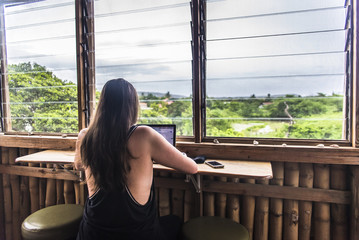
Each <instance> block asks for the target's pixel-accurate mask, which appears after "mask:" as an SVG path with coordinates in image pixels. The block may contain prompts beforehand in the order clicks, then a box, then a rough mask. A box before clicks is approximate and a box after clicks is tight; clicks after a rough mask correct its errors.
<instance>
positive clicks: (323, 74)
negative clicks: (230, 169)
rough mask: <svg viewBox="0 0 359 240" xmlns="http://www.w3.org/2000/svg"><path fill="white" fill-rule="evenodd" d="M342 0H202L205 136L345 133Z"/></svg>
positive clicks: (325, 135) (330, 135) (339, 135)
mask: <svg viewBox="0 0 359 240" xmlns="http://www.w3.org/2000/svg"><path fill="white" fill-rule="evenodd" d="M346 11H347V9H346V7H344V1H334V0H328V1H310V0H305V1H286V0H279V1H278V0H276V1H268V0H261V1H250V0H243V1H236V0H226V1H215V0H207V21H206V24H207V42H206V44H207V52H206V54H207V69H206V71H207V72H206V78H207V79H206V96H207V98H206V104H207V111H206V135H207V136H217V137H218V136H223V137H254V138H300V139H343V138H345V136H344V135H343V132H344V130H345V129H344V130H343V126H344V121H345V119H346V115H345V114H346V109H345V108H344V107H343V105H344V102H345V97H346V96H345V92H346V90H345V88H346V87H348V86H346V84H345V82H346V79H345V64H346V52H345V50H344V49H345V35H346V29H344V28H345V18H346Z"/></svg>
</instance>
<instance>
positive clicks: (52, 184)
mask: <svg viewBox="0 0 359 240" xmlns="http://www.w3.org/2000/svg"><path fill="white" fill-rule="evenodd" d="M53 167H54V166H53V164H47V168H53ZM55 204H56V180H55V179H47V184H46V200H45V207H49V206H53V205H55Z"/></svg>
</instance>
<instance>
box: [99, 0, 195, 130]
mask: <svg viewBox="0 0 359 240" xmlns="http://www.w3.org/2000/svg"><path fill="white" fill-rule="evenodd" d="M190 21H191V12H190V3H189V1H188V0H172V1H167V0H166V1H165V0H155V1H138V0H136V1H116V0H102V1H95V38H96V39H95V44H96V46H95V49H96V50H95V51H96V88H97V90H98V91H101V89H102V87H103V85H104V84H105V83H106V82H107V81H108V80H110V79H114V78H124V79H126V80H128V81H129V82H131V83H132V84H133V85H134V87H135V88H136V90H137V92H138V94H139V97H140V101H141V103H140V104H141V113H140V119H139V122H140V123H174V124H176V125H177V131H178V132H177V134H178V135H186V136H190V135H193V130H192V63H191V58H192V54H191V25H190Z"/></svg>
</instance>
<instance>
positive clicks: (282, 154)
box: [0, 134, 359, 165]
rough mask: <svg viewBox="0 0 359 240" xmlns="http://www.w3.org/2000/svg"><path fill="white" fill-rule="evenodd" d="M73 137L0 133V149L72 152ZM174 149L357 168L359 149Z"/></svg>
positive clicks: (234, 146) (202, 146) (217, 146)
mask: <svg viewBox="0 0 359 240" xmlns="http://www.w3.org/2000/svg"><path fill="white" fill-rule="evenodd" d="M76 139H77V138H76V137H65V138H64V137H58V136H57V137H56V136H53V137H51V136H18V135H4V134H0V146H2V147H20V148H34V149H54V150H57V149H62V150H74V149H75V144H76ZM176 147H177V148H178V149H179V150H180V151H182V152H185V153H187V155H188V156H190V157H194V156H198V155H205V156H207V158H213V159H227V160H247V161H248V160H253V161H270V162H304V163H324V164H342V165H359V149H357V148H352V147H339V148H333V147H324V148H320V147H313V146H312V147H310V146H305V147H304V146H287V147H282V146H281V145H263V146H254V145H249V144H213V143H193V142H177V144H176Z"/></svg>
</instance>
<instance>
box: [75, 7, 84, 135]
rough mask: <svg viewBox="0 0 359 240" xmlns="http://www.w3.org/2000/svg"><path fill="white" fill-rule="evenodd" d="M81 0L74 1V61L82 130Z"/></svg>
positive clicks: (79, 118) (79, 121)
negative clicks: (75, 62)
mask: <svg viewBox="0 0 359 240" xmlns="http://www.w3.org/2000/svg"><path fill="white" fill-rule="evenodd" d="M82 7H83V6H82V0H76V1H75V16H76V61H77V101H78V126H79V129H82V128H84V127H85V126H86V116H85V109H86V103H85V86H84V82H85V81H84V62H83V58H82V56H83V47H82V45H81V44H82V38H83V26H82V17H83V16H82Z"/></svg>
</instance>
